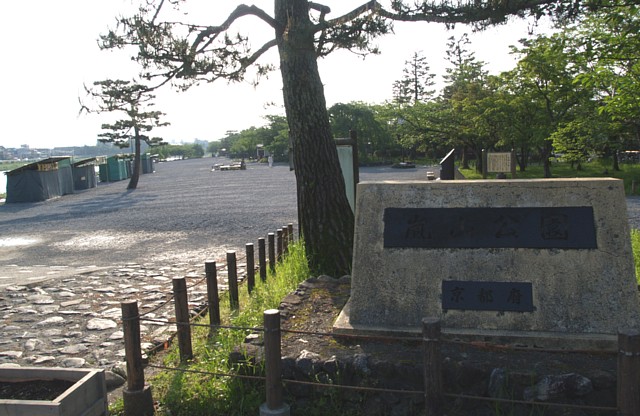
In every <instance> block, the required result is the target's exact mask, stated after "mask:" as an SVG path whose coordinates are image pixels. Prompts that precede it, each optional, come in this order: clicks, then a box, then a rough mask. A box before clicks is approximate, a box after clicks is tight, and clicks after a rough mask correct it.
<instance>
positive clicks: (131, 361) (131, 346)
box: [120, 300, 154, 416]
mask: <svg viewBox="0 0 640 416" xmlns="http://www.w3.org/2000/svg"><path fill="white" fill-rule="evenodd" d="M120 309H121V310H122V331H123V332H124V354H125V357H126V358H125V359H126V362H127V387H126V389H124V391H123V393H122V399H123V401H124V410H125V414H127V415H143V416H147V415H148V416H151V415H153V414H154V407H153V397H152V396H151V388H150V387H149V386H147V385H145V383H144V367H143V366H142V349H141V344H140V315H139V314H138V302H137V301H135V300H134V301H127V302H122V303H121V304H120Z"/></svg>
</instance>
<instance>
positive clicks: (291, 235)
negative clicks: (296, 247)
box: [287, 223, 295, 243]
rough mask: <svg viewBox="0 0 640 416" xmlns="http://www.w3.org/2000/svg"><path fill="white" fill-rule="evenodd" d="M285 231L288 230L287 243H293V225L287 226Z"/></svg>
mask: <svg viewBox="0 0 640 416" xmlns="http://www.w3.org/2000/svg"><path fill="white" fill-rule="evenodd" d="M287 229H288V230H289V232H288V233H289V243H293V242H294V241H295V238H294V237H293V224H292V223H289V224H287Z"/></svg>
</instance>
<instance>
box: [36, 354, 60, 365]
mask: <svg viewBox="0 0 640 416" xmlns="http://www.w3.org/2000/svg"><path fill="white" fill-rule="evenodd" d="M33 357H34V360H33V363H34V364H44V363H48V362H51V361H55V360H56V357H54V356H53V355H34V356H33Z"/></svg>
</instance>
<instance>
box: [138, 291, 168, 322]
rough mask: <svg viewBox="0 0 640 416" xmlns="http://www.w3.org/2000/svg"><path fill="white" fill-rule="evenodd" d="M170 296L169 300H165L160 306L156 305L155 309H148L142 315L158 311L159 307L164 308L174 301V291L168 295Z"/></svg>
mask: <svg viewBox="0 0 640 416" xmlns="http://www.w3.org/2000/svg"><path fill="white" fill-rule="evenodd" d="M168 296H169V298H168V299H167V300H165V301H164V302H163V303H161V304H159V305H158V306H156V307H154V308H153V309H150V310H148V311H145V312H144V313H141V314H140V317H143V316H145V315H149V314H151V313H154V312H157V311H158V310H159V309H161V308H164V307H165V306H167V305H168V304H169V303H171V302H172V301H173V293H171V294H169V295H168Z"/></svg>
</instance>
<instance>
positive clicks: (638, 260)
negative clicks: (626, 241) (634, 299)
mask: <svg viewBox="0 0 640 416" xmlns="http://www.w3.org/2000/svg"><path fill="white" fill-rule="evenodd" d="M631 250H632V251H633V261H634V264H635V267H636V280H637V281H638V285H640V230H636V229H632V230H631Z"/></svg>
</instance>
